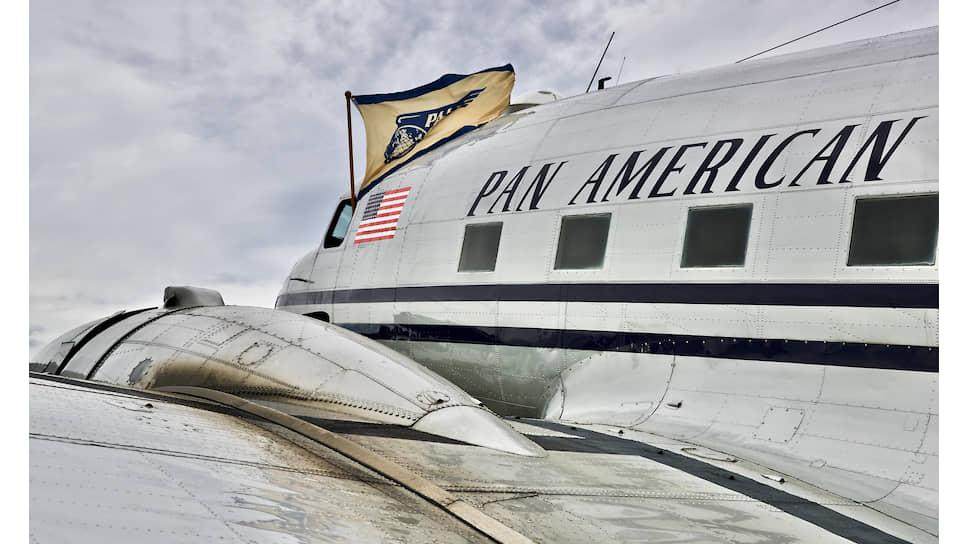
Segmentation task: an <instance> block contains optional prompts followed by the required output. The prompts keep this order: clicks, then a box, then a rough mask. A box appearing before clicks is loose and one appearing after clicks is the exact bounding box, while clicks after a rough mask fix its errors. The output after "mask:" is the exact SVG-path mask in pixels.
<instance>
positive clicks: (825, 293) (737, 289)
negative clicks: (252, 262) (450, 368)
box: [276, 283, 938, 309]
mask: <svg viewBox="0 0 968 544" xmlns="http://www.w3.org/2000/svg"><path fill="white" fill-rule="evenodd" d="M448 301H453V302H457V301H467V302H493V301H516V302H616V303H622V302H627V303H652V304H658V303H669V304H740V305H766V306H832V307H861V308H930V309H934V308H937V307H938V284H936V283H916V284H911V283H902V284H897V283H829V284H827V283H823V284H821V283H625V284H622V283H607V284H605V283H561V284H503V285H441V286H429V287H380V288H373V289H338V290H333V291H307V292H301V293H287V294H283V295H280V296H279V298H278V299H277V301H276V307H282V306H296V305H306V304H348V303H374V302H448Z"/></svg>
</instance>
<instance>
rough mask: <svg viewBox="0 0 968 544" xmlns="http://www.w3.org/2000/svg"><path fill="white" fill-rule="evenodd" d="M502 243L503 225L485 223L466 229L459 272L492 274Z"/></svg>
mask: <svg viewBox="0 0 968 544" xmlns="http://www.w3.org/2000/svg"><path fill="white" fill-rule="evenodd" d="M500 243H501V223H484V224H481V225H467V226H466V227H464V245H463V246H462V247H461V249H460V264H458V265H457V271H458V272H491V271H493V270H494V264H495V263H496V262H497V248H498V245H499V244H500Z"/></svg>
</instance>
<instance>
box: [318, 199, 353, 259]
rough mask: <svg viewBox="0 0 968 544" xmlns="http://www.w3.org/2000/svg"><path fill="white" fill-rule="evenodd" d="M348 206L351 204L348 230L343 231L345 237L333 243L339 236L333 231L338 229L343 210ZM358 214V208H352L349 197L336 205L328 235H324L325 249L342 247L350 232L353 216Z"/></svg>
mask: <svg viewBox="0 0 968 544" xmlns="http://www.w3.org/2000/svg"><path fill="white" fill-rule="evenodd" d="M346 206H350V209H351V211H350V220H349V223H347V224H346V232H344V233H343V237H342V238H340V239H339V242H337V243H335V244H334V243H333V241H334V240H336V239H337V238H336V237H334V236H333V231H334V230H336V225H337V224H339V219H340V217H341V216H342V211H343V210H344V209H345V207H346ZM354 215H356V210H353V209H352V201H351V200H350V199H349V198H346V199H343V200H341V201H340V202H339V204H337V205H336V210H334V211H333V218H332V219H331V220H330V221H329V228H327V229H326V235H325V236H323V249H332V248H336V247H340V246H342V245H343V242H344V241H345V240H346V235H347V234H349V232H350V226H352V225H353V216H354Z"/></svg>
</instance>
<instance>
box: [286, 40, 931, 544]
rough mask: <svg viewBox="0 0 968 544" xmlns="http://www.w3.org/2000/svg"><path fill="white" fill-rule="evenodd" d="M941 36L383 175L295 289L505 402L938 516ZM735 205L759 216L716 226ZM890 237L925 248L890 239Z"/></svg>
mask: <svg viewBox="0 0 968 544" xmlns="http://www.w3.org/2000/svg"><path fill="white" fill-rule="evenodd" d="M937 37H938V34H937V29H926V30H923V31H915V32H910V33H905V34H900V35H895V36H888V37H884V38H878V39H875V40H868V41H864V42H854V43H850V44H844V45H840V46H835V47H830V48H824V49H820V50H815V51H808V52H804V53H797V54H793V55H786V56H783V57H776V58H773V59H766V60H761V61H755V62H748V63H744V64H739V65H731V66H727V67H723V68H717V69H711V70H704V71H700V72H695V73H690V74H684V75H679V76H670V77H662V78H655V79H651V80H646V81H642V82H636V83H630V84H626V85H621V86H618V87H614V88H611V89H607V90H604V91H599V92H595V93H590V94H585V95H581V96H577V97H574V98H570V99H565V100H561V101H558V102H554V103H551V104H547V105H543V106H538V107H535V108H533V109H529V110H523V111H520V112H516V113H514V114H511V115H506V116H504V117H502V118H499V119H497V120H495V121H493V122H491V123H489V124H488V125H486V126H485V127H483V128H481V129H478V130H476V131H474V132H471V133H470V134H468V135H466V136H464V137H462V138H460V139H459V140H457V141H455V142H452V143H450V144H448V145H446V146H444V147H443V148H441V149H440V150H438V151H435V152H434V153H431V154H429V155H427V156H424V157H421V158H419V159H417V160H415V161H414V162H413V163H411V164H410V165H408V166H407V167H405V168H403V169H402V170H400V171H399V172H398V173H396V174H393V175H391V176H390V177H388V178H387V179H385V180H384V181H382V182H381V183H380V184H379V185H377V186H376V187H373V188H370V189H369V192H368V193H367V194H364V195H363V196H362V198H361V200H360V206H359V207H358V209H357V210H356V213H355V214H354V216H353V218H352V221H350V223H349V226H348V230H346V232H345V239H344V240H343V241H342V243H340V244H339V245H335V247H322V246H321V247H320V248H319V249H318V250H317V251H313V252H312V253H311V254H309V255H307V256H306V257H305V258H304V259H303V260H302V261H300V262H299V263H297V264H296V266H295V267H294V269H293V272H292V274H291V277H290V279H289V280H287V282H286V285H285V286H284V288H283V292H282V294H281V295H280V297H279V300H278V301H277V307H278V308H280V309H285V310H288V311H292V312H297V313H302V314H311V313H317V315H322V314H321V313H319V312H324V313H325V317H326V318H328V319H329V320H330V321H332V322H333V323H336V324H339V325H343V326H345V327H347V328H350V329H352V330H354V331H357V332H361V333H363V334H366V335H367V336H370V337H371V338H375V339H377V340H380V341H382V342H384V343H385V344H386V345H388V346H390V347H392V348H393V349H396V350H398V351H400V352H402V353H404V354H406V355H409V356H411V357H412V358H414V359H416V360H417V361H420V362H422V363H424V364H425V365H427V366H428V367H430V368H431V369H433V370H435V371H436V372H438V373H440V374H441V375H443V376H444V377H446V378H448V379H450V380H451V381H453V382H454V383H456V384H458V385H459V386H461V387H463V388H464V389H466V390H467V391H468V392H469V393H470V394H471V395H474V396H475V397H477V398H479V399H480V400H481V401H483V402H484V403H485V404H487V405H488V406H490V407H491V408H492V409H495V410H497V411H500V412H503V413H509V414H521V415H528V416H539V417H549V418H560V419H565V420H573V421H582V422H586V423H603V424H609V425H617V426H624V427H634V428H638V429H641V430H646V431H651V432H658V433H664V434H668V435H673V436H676V437H679V438H686V439H689V440H692V441H695V442H697V443H701V444H704V445H707V446H709V447H715V448H718V449H722V450H725V451H730V452H732V453H734V454H742V455H745V456H747V457H749V458H753V459H755V460H758V461H761V462H763V463H764V464H767V465H769V466H772V467H774V468H775V469H776V470H783V471H786V472H787V473H789V474H793V475H797V476H800V477H802V478H804V479H805V480H808V481H811V482H813V483H815V484H817V485H820V486H822V487H824V488H826V489H830V490H833V491H837V492H840V493H841V494H843V495H845V496H848V497H850V498H852V499H854V500H858V501H861V502H867V503H870V504H872V505H874V506H875V507H877V508H879V509H881V510H884V511H886V512H890V513H892V515H895V514H896V515H898V516H899V517H901V518H902V519H905V520H907V521H910V522H912V523H914V524H916V525H918V526H921V527H933V526H935V525H936V520H937V428H938V427H937V424H938V401H937V382H938V379H937V378H938V373H937V372H938V351H937V348H938V291H937V284H938V264H937V263H938V255H937V248H936V234H937V230H936V229H937V227H936V223H937V219H936V217H937V211H936V210H937V204H936V202H937V201H936V199H937V194H938V64H937V63H938V56H937V54H938V41H937ZM405 188H409V192H407V197H406V199H405V200H404V201H403V206H402V208H401V209H400V210H399V218H398V223H397V224H396V230H395V231H392V232H391V233H390V234H392V237H387V236H381V237H377V238H380V239H374V240H372V241H363V240H365V239H366V238H365V237H364V238H362V239H361V238H358V230H359V223H360V221H361V217H362V216H363V215H364V213H363V212H364V209H365V208H366V206H367V205H368V204H369V203H370V202H369V201H368V199H375V198H379V197H380V194H382V193H383V192H388V191H394V190H399V189H405ZM902 197H903V198H902ZM918 199H920V200H918ZM932 199H934V200H932ZM915 201H917V202H919V203H920V204H917V205H913V204H912V203H915ZM879 202H883V203H887V207H886V208H880V209H875V208H877V206H878V205H879V204H878V203H879ZM858 203H860V204H858ZM895 204H896V205H897V206H898V208H896V209H895V208H891V207H890V206H894V205H895ZM909 205H913V207H912V206H909ZM868 206H870V209H868V208H867V207H868ZM932 206H933V207H934V210H935V211H934V214H935V215H934V217H935V219H934V222H935V223H934V224H935V227H934V229H935V230H934V236H935V238H934V239H933V240H930V235H919V234H917V232H920V231H919V230H918V229H919V228H921V227H919V225H922V224H929V223H930V219H925V217H924V210H928V212H930V209H931V207H932ZM909 207H910V208H911V209H910V210H909V209H908V208H909ZM862 208H863V209H862ZM713 209H725V210H736V211H738V212H737V213H739V212H742V213H739V215H738V216H736V217H732V218H729V219H728V220H727V219H709V218H707V219H708V220H707V221H706V222H702V221H700V219H701V218H700V217H699V215H700V214H702V213H704V212H706V211H709V210H713ZM885 210H886V211H885ZM891 210H895V211H893V212H892V211H891ZM744 213H746V214H747V215H746V216H744V215H743V214H744ZM868 213H869V215H864V216H863V217H860V214H868ZM690 214H694V215H695V217H693V219H692V221H694V223H692V228H693V231H692V233H691V234H690V232H689V227H690V221H691V219H690ZM879 214H880V215H879ZM582 215H592V216H598V217H599V220H598V221H599V223H598V224H597V225H598V226H597V227H596V226H587V229H586V226H582V227H581V229H586V230H584V231H582V230H581V229H579V227H578V226H576V227H575V228H576V229H578V230H575V231H574V232H573V234H571V235H569V236H572V238H571V239H572V240H573V241H575V240H577V241H578V242H576V243H577V244H578V245H574V247H573V248H572V249H570V250H569V249H568V248H567V246H568V244H567V243H566V242H567V241H562V239H561V238H562V236H563V235H562V232H563V230H562V225H563V224H564V223H565V222H566V221H569V220H568V219H563V218H568V217H570V216H582ZM928 215H930V213H928ZM737 217H739V218H738V219H737ZM891 217H893V219H891ZM744 222H745V225H746V230H745V231H744V230H743V224H744ZM494 223H500V224H501V225H500V230H499V232H498V243H497V245H496V252H495V253H494V255H491V254H490V252H489V251H487V250H484V251H479V252H478V253H479V255H478V256H477V258H476V260H475V259H468V260H467V261H462V251H471V249H468V248H465V247H464V246H465V245H466V243H465V241H466V238H465V237H466V236H467V233H468V232H470V231H469V230H468V226H471V227H472V228H471V230H473V227H474V226H478V225H485V224H494ZM603 225H604V228H605V231H604V235H602V230H601V227H602V226H603ZM737 225H738V227H737ZM899 225H900V226H899ZM906 225H911V227H910V229H908V228H907V227H906ZM881 226H883V227H884V228H883V229H881V230H879V227H881ZM491 229H496V227H491ZM596 229H597V230H596ZM704 229H705V230H704ZM730 229H737V232H739V233H740V234H742V233H744V232H745V233H746V239H745V240H746V241H745V245H744V244H740V245H737V244H736V240H735V238H736V237H735V236H733V237H732V238H731V237H730V236H729V235H728V233H727V231H729V230H730ZM898 229H900V230H898ZM921 230H922V231H923V230H924V229H923V228H921ZM491 232H492V233H493V232H494V230H491ZM880 232H882V233H884V234H885V235H889V237H890V238H891V239H893V240H897V239H902V238H903V239H905V240H906V241H904V242H903V243H904V244H907V245H908V246H911V247H908V248H907V249H905V251H909V253H904V254H903V255H901V256H900V257H897V256H896V255H895V257H892V256H891V255H892V254H891V252H890V251H889V250H888V251H887V253H886V254H885V253H882V252H881V253H879V251H880V250H879V249H877V248H876V247H873V246H876V245H877V243H878V242H877V241H876V238H877V237H878V235H879V234H878V233H880ZM899 232H900V233H901V234H900V235H899V234H898V233H899ZM909 232H911V233H914V234H910V240H907V238H908V233H909ZM863 233H866V234H863ZM922 234H923V233H922ZM720 236H722V237H723V238H722V240H725V241H723V242H717V240H720V238H719V237H720ZM919 236H920V237H919ZM371 238H372V237H371ZM355 240H360V241H359V243H354V241H355ZM710 240H712V241H713V242H712V243H711V244H710V243H708V242H709V241H710ZM872 240H874V241H872ZM598 241H601V242H602V244H603V250H602V254H601V255H600V256H598V255H594V253H595V251H596V250H595V249H594V248H595V247H597V246H596V244H597V243H598ZM704 241H705V242H704ZM482 243H483V242H482ZM489 243H490V242H486V243H484V246H487V247H490V246H488V245H487V244H489ZM704 243H705V244H706V245H703V244H704ZM865 244H867V246H871V247H866V246H865ZM872 244H873V245H872ZM919 244H920V246H924V247H921V248H918V247H914V246H918V245H919ZM323 245H333V244H323ZM717 245H719V246H722V247H720V248H719V249H721V250H722V251H721V252H718V251H717V247H716V246H717ZM740 246H742V247H740ZM929 246H930V247H929ZM576 248H577V249H576ZM581 248H586V249H588V248H591V249H588V252H590V253H593V255H588V254H586V253H588V252H584V250H583V249H581ZM562 251H564V252H568V251H571V252H572V253H571V254H565V255H563V254H562ZM737 251H739V253H737ZM919 251H920V253H919ZM575 252H577V253H575ZM684 253H686V254H685V255H684ZM902 253H903V252H902ZM737 255H738V257H737ZM911 255H914V257H911ZM465 258H466V257H465ZM892 258H894V259H895V260H893V261H892V260H891V259H892ZM717 259H721V260H720V261H717ZM897 259H900V260H897ZM462 262H465V263H470V265H468V266H465V264H462ZM481 263H483V265H482V264H481ZM569 263H572V264H573V263H578V265H577V266H580V268H576V267H575V266H572V265H570V264H569ZM589 263H590V264H589ZM461 267H464V268H465V269H467V268H473V269H475V270H477V271H460V270H459V268H461ZM489 267H493V270H487V269H488V268H489ZM481 269H483V270H481ZM874 458H876V459H877V462H876V463H872V461H871V460H872V459H874ZM897 512H901V513H897Z"/></svg>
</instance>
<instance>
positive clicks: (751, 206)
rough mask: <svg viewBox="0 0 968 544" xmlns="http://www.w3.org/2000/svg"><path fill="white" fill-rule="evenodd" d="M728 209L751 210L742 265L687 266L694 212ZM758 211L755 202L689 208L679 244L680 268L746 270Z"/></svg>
mask: <svg viewBox="0 0 968 544" xmlns="http://www.w3.org/2000/svg"><path fill="white" fill-rule="evenodd" d="M726 208H745V209H748V210H749V219H748V220H747V222H746V243H745V244H744V246H743V262H742V263H740V264H700V265H688V266H687V265H686V255H687V253H688V252H687V247H688V246H687V243H688V241H689V227H690V221H689V218H690V216H691V215H692V212H693V210H714V209H726ZM755 210H756V204H755V203H754V202H749V201H743V202H733V203H729V204H711V205H707V206H689V207H688V208H686V220H685V226H684V227H683V230H682V241H681V243H680V244H679V262H678V267H679V269H680V270H703V269H722V270H725V269H729V270H743V269H745V268H746V266H747V263H748V262H749V256H750V237H751V236H752V233H753V223H754V212H755Z"/></svg>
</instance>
